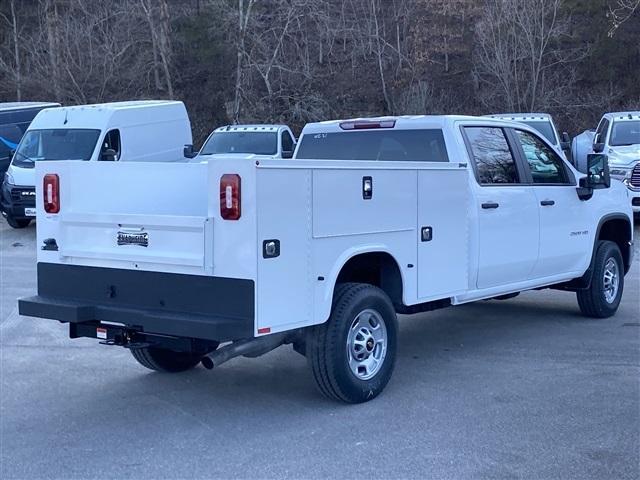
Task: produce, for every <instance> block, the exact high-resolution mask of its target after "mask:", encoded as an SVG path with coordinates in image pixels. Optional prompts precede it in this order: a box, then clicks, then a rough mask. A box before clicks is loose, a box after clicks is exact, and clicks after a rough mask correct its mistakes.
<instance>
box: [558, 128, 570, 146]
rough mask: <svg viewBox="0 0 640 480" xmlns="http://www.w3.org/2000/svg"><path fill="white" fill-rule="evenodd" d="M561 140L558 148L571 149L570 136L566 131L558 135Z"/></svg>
mask: <svg viewBox="0 0 640 480" xmlns="http://www.w3.org/2000/svg"><path fill="white" fill-rule="evenodd" d="M560 138H561V140H560V148H561V149H562V150H570V149H571V137H569V134H568V133H567V132H562V135H561V136H560Z"/></svg>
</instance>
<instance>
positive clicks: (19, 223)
mask: <svg viewBox="0 0 640 480" xmlns="http://www.w3.org/2000/svg"><path fill="white" fill-rule="evenodd" d="M7 223H8V224H9V226H10V227H11V228H27V227H28V226H29V224H30V223H31V220H29V219H19V218H13V217H12V216H11V215H7Z"/></svg>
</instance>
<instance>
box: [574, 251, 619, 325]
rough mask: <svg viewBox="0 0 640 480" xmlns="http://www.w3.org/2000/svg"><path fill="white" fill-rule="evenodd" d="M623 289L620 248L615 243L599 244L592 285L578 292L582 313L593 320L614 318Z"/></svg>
mask: <svg viewBox="0 0 640 480" xmlns="http://www.w3.org/2000/svg"><path fill="white" fill-rule="evenodd" d="M623 289H624V264H623V262H622V254H621V253H620V248H618V245H616V244H615V243H614V242H610V241H600V242H598V244H597V247H596V252H595V257H594V259H593V272H592V277H591V285H590V286H589V288H586V289H584V290H578V291H577V292H576V294H577V297H578V306H579V307H580V311H581V312H582V314H583V315H584V316H586V317H592V318H607V317H610V316H612V315H613V314H615V313H616V311H617V310H618V306H619V305H620V300H621V298H622V291H623Z"/></svg>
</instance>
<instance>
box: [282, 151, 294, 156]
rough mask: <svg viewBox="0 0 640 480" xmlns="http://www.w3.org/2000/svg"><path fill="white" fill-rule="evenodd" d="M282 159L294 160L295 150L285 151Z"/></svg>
mask: <svg viewBox="0 0 640 480" xmlns="http://www.w3.org/2000/svg"><path fill="white" fill-rule="evenodd" d="M282 158H293V150H283V151H282Z"/></svg>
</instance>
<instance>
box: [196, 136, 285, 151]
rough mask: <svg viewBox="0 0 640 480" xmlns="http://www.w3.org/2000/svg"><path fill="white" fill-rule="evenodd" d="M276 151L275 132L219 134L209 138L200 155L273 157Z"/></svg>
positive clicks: (276, 138)
mask: <svg viewBox="0 0 640 480" xmlns="http://www.w3.org/2000/svg"><path fill="white" fill-rule="evenodd" d="M277 151H278V134H277V132H219V133H214V134H213V135H211V137H209V140H207V143H205V144H204V145H203V146H202V150H200V155H215V154H218V153H253V154H256V155H275V154H276V152H277Z"/></svg>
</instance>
